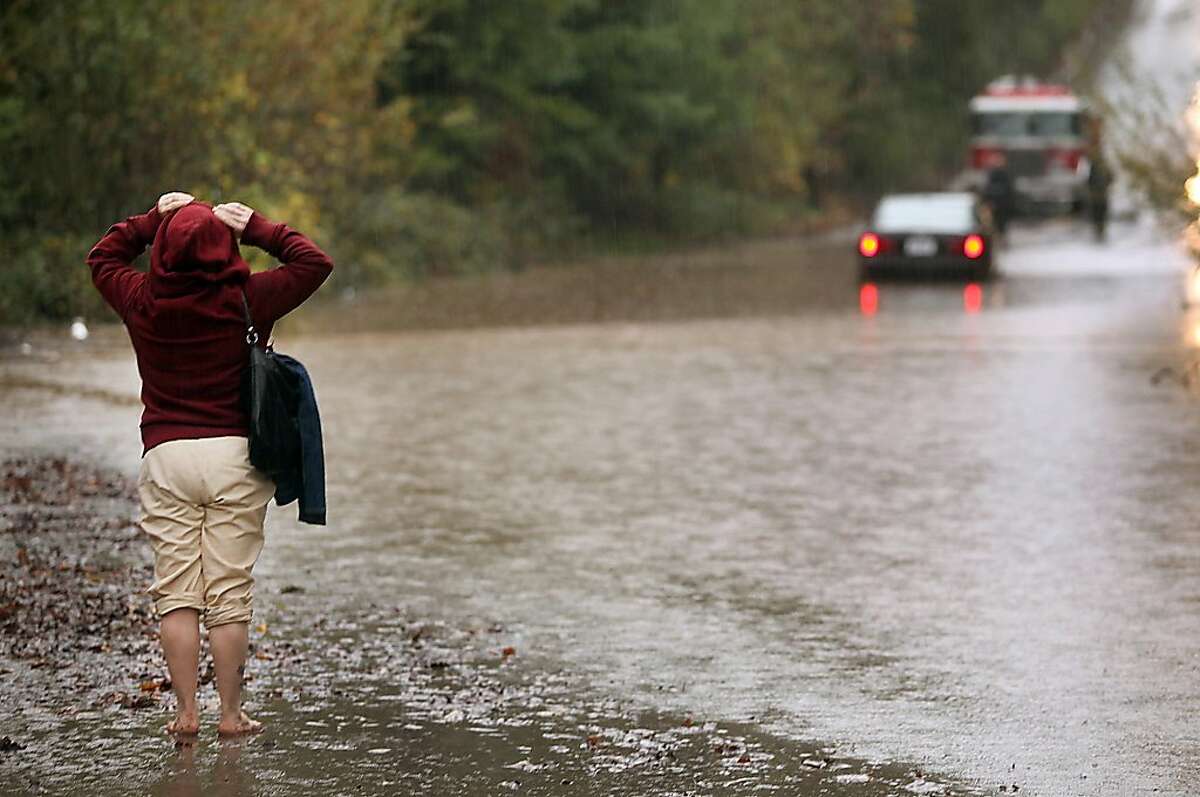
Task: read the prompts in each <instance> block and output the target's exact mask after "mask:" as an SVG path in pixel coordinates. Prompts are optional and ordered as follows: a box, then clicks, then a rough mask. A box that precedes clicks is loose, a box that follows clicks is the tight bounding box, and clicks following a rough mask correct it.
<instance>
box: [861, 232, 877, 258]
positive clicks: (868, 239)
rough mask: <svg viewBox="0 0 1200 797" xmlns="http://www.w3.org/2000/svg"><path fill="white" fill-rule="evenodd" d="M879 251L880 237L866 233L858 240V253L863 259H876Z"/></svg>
mask: <svg viewBox="0 0 1200 797" xmlns="http://www.w3.org/2000/svg"><path fill="white" fill-rule="evenodd" d="M879 249H880V244H879V236H878V235H876V234H875V233H873V232H864V233H863V234H862V236H861V237H860V238H859V239H858V253H859V254H860V255H862V256H863V257H875V255H877V254H879Z"/></svg>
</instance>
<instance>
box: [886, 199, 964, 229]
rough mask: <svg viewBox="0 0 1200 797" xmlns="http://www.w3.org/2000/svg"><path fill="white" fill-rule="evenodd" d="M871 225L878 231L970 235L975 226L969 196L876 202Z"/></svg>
mask: <svg viewBox="0 0 1200 797" xmlns="http://www.w3.org/2000/svg"><path fill="white" fill-rule="evenodd" d="M872 226H873V227H874V228H875V229H876V230H879V231H881V232H889V231H891V232H947V233H957V232H969V231H970V230H971V229H972V228H973V227H974V226H975V206H974V201H973V200H972V198H971V197H970V196H963V195H961V194H955V195H949V196H892V197H886V198H885V199H884V200H883V201H882V202H880V203H879V207H878V208H877V209H876V211H875V218H874V220H873V222H872Z"/></svg>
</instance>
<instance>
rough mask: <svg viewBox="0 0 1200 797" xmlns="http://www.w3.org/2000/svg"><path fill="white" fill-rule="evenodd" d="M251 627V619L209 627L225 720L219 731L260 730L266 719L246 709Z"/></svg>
mask: <svg viewBox="0 0 1200 797" xmlns="http://www.w3.org/2000/svg"><path fill="white" fill-rule="evenodd" d="M249 641H250V631H249V625H248V624H247V623H226V624H225V625H219V626H217V627H216V628H210V629H208V642H209V645H211V646H212V654H213V669H214V670H215V671H216V676H217V694H219V695H220V696H221V721H220V723H219V724H218V725H217V733H219V734H221V735H222V736H237V735H240V734H244V733H258V732H259V731H261V730H262V723H260V722H255V721H254V720H252V719H250V718H249V717H248V716H246V714H245V712H243V711H242V676H243V675H245V672H246V650H247V648H248V647H249Z"/></svg>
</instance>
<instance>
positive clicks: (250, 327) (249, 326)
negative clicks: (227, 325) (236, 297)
mask: <svg viewBox="0 0 1200 797" xmlns="http://www.w3.org/2000/svg"><path fill="white" fill-rule="evenodd" d="M240 293H241V294H242V311H243V312H244V313H245V315H246V343H248V344H249V345H251V346H257V345H258V330H256V329H255V328H254V319H253V318H251V317H250V300H249V299H247V298H246V289H245V288H243V289H242V290H241V291H240Z"/></svg>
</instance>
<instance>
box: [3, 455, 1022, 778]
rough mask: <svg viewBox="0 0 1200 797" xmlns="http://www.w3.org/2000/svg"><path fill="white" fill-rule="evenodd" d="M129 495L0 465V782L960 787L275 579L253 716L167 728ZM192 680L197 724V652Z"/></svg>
mask: <svg viewBox="0 0 1200 797" xmlns="http://www.w3.org/2000/svg"><path fill="white" fill-rule="evenodd" d="M135 509H136V507H135V501H134V493H133V485H132V483H131V480H130V479H129V478H128V477H125V476H123V475H121V474H120V473H117V472H113V471H110V470H106V469H104V468H102V467H97V466H93V465H89V464H87V463H84V462H81V461H77V460H74V459H67V458H62V457H46V456H30V457H19V458H9V459H7V460H5V461H3V463H2V464H0V676H2V677H0V704H2V705H3V710H2V711H0V722H2V726H0V727H2V728H3V730H0V767H2V768H3V771H4V772H5V777H4V779H3V781H0V793H3V794H84V793H86V794H88V795H98V794H119V793H130V790H132V791H134V792H137V793H146V792H150V793H156V794H173V795H174V794H189V795H190V794H229V795H235V794H237V795H240V794H260V793H262V794H269V793H298V792H296V791H295V789H297V788H302V789H304V790H305V791H306V792H307V793H314V794H337V793H359V794H362V793H368V794H384V793H398V792H396V791H395V790H396V789H401V790H402V791H403V792H404V793H411V794H445V793H461V794H495V793H523V794H594V793H615V794H664V795H665V794H742V793H746V792H749V791H752V790H756V789H762V790H766V791H777V790H779V789H783V790H785V793H789V794H846V795H851V794H853V795H883V794H894V793H897V791H898V790H899V792H900V793H917V794H922V793H936V794H950V793H967V792H966V791H965V790H963V791H961V792H960V791H956V790H954V789H951V787H950V786H949V785H948V784H946V783H945V782H944V781H943V780H941V779H938V778H935V777H933V776H930V775H927V774H926V773H924V772H922V771H921V770H920V769H919V768H915V767H906V766H904V765H897V764H882V763H872V762H866V761H862V760H855V759H849V758H843V757H839V756H837V755H836V753H835V750H834V748H832V747H827V746H822V745H815V744H812V745H797V744H796V743H795V742H789V741H784V740H782V739H777V738H772V737H770V736H767V735H764V734H762V733H761V732H758V731H756V730H755V729H753V728H751V727H746V726H740V725H737V724H733V723H716V722H711V721H706V720H705V719H704V718H702V717H695V716H692V715H690V714H685V715H682V716H668V715H664V714H652V713H646V712H644V711H639V710H636V709H633V708H630V707H627V706H623V705H621V704H620V703H618V702H616V701H613V700H611V699H604V698H598V697H588V696H586V695H584V694H582V693H581V690H580V689H579V688H578V685H577V684H576V683H575V679H574V678H573V677H572V675H571V674H570V673H569V672H563V671H546V670H540V669H539V668H537V667H536V666H527V665H525V664H524V662H523V658H524V657H523V655H522V651H521V650H520V649H518V648H517V647H515V646H514V645H513V644H510V642H511V640H510V639H509V635H508V634H507V631H506V628H505V626H504V624H503V622H502V621H501V620H498V619H496V620H491V621H485V622H481V623H479V624H473V625H459V626H454V625H450V624H448V623H447V622H445V621H444V620H441V619H432V618H421V617H415V616H412V615H411V614H410V613H409V612H408V611H407V610H406V609H405V607H403V606H385V605H370V606H365V607H359V608H358V609H357V610H350V609H348V608H342V609H341V610H338V611H330V612H328V613H325V614H324V616H320V617H316V618H314V617H313V616H312V614H311V613H309V612H307V611H305V610H303V608H297V609H295V610H294V611H291V612H289V611H287V610H286V609H283V608H282V607H284V606H287V605H289V604H294V603H299V604H303V599H304V597H305V595H306V590H305V588H304V587H302V586H300V585H299V584H291V583H285V584H278V583H274V584H267V585H264V586H263V587H261V588H260V594H262V595H264V597H265V598H266V599H267V600H268V601H273V602H274V603H275V604H276V612H275V613H274V614H273V617H274V622H273V623H272V624H271V625H270V626H268V625H267V624H266V623H258V624H257V625H256V627H255V628H254V630H253V632H252V637H253V642H252V660H251V662H250V667H249V674H248V676H247V688H248V701H249V705H250V706H251V708H252V709H253V710H255V711H256V712H257V713H258V715H259V716H260V717H261V718H263V719H265V720H266V721H267V722H268V724H269V726H270V727H269V728H268V731H267V732H266V733H265V734H264V735H263V736H261V737H257V738H254V739H250V740H242V741H235V742H223V743H222V742H218V741H217V740H216V739H215V738H213V737H212V732H211V729H210V730H209V732H208V733H206V734H203V735H202V736H201V739H200V741H199V743H198V744H196V745H186V746H181V745H177V744H175V743H174V742H173V741H172V740H171V739H169V738H168V737H166V736H165V735H163V734H161V733H160V730H159V729H160V727H161V725H162V723H163V722H164V721H165V720H166V719H167V718H168V717H169V713H170V710H171V706H172V702H173V696H172V693H171V691H170V681H169V680H168V676H167V672H166V667H165V663H164V661H163V659H162V656H161V654H160V652H159V650H158V646H157V638H156V624H155V621H154V618H153V616H152V607H151V603H150V601H149V598H148V596H146V595H145V593H144V592H143V591H142V588H144V586H145V585H146V584H148V583H149V581H150V580H151V577H152V567H151V563H150V559H149V552H148V548H147V546H146V545H145V544H144V541H143V540H142V539H140V537H139V532H138V530H137V527H136V523H135ZM201 681H202V691H201V704H202V706H208V708H209V711H208V712H207V713H208V718H209V720H210V722H211V718H212V714H213V712H212V710H211V709H212V706H213V703H214V700H215V697H214V694H213V685H212V671H211V665H209V664H207V656H205V664H203V665H202V678H201ZM364 734H366V735H367V736H369V738H370V747H366V746H365V744H366V742H365V741H364V740H365V738H366V736H364ZM381 739H383V740H384V741H386V743H387V746H383V745H384V742H381V741H380V740H381ZM122 761H125V762H127V764H128V767H127V768H123V767H122ZM101 762H103V763H101ZM1015 785H1016V784H1013V786H1015ZM1008 788H1011V787H1010V786H1009V785H1008V784H1005V789H1006V790H1007V789H1008Z"/></svg>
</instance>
